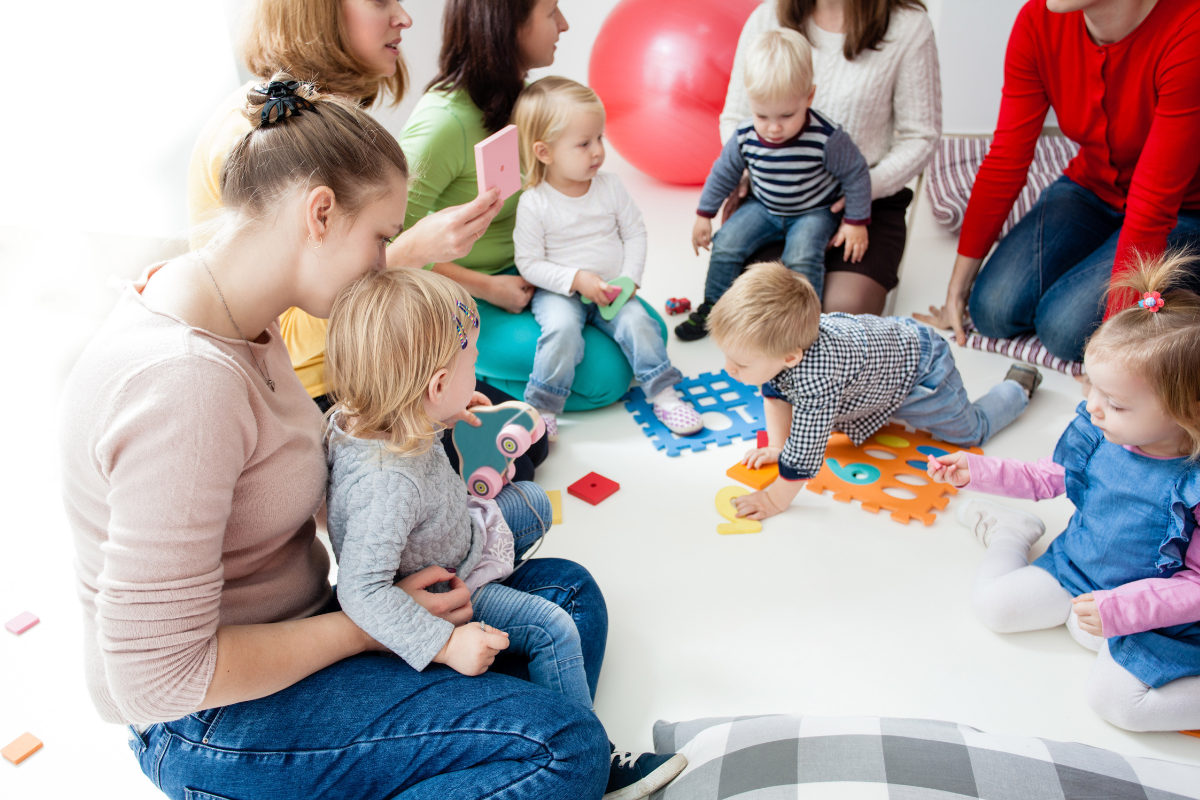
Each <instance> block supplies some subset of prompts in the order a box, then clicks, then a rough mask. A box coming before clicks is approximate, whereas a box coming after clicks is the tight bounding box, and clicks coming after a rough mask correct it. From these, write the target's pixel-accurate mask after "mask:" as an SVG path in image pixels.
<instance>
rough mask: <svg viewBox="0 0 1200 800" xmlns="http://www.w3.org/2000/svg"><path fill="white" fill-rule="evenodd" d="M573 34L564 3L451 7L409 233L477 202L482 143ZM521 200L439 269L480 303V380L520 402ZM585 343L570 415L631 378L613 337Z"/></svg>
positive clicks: (530, 332)
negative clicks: (517, 253) (562, 38)
mask: <svg viewBox="0 0 1200 800" xmlns="http://www.w3.org/2000/svg"><path fill="white" fill-rule="evenodd" d="M566 30H567V21H566V19H565V18H564V17H563V14H562V12H561V11H560V10H559V8H558V0H448V2H447V3H446V11H445V16H444V18H443V31H442V52H441V56H440V58H439V63H438V70H439V71H438V76H437V77H436V78H434V79H433V81H431V82H430V84H429V88H428V89H427V90H426V92H425V94H424V96H423V97H422V98H421V100H420V101H419V102H418V103H417V107H416V108H415V109H413V113H412V116H411V117H409V119H408V123H407V124H406V125H405V126H404V132H403V133H401V134H400V144H401V146H402V147H403V148H404V152H405V153H406V154H407V155H408V157H409V158H410V159H411V160H412V162H413V164H415V165H416V170H415V174H414V177H413V178H412V179H411V180H410V181H409V184H408V215H407V217H406V218H405V221H404V222H405V227H408V226H410V225H413V224H415V223H416V222H417V221H418V220H420V219H422V218H424V217H425V215H426V214H430V213H433V212H436V211H438V210H440V209H442V208H445V207H447V206H453V205H458V204H461V203H466V202H470V201H471V200H473V199H474V198H475V196H476V194H477V193H478V191H479V190H478V186H477V180H476V173H475V145H476V144H478V143H479V142H481V141H483V140H484V139H486V138H487V137H488V136H491V135H492V134H493V133H495V132H496V131H498V130H500V129H501V128H503V127H504V126H505V125H507V124H508V123H509V118H510V117H511V116H512V110H513V106H514V105H515V104H516V101H517V95H519V94H520V93H521V90H522V89H523V88H525V78H526V75H527V74H528V73H529V70H531V69H535V68H537V67H547V66H549V65H550V64H552V63H554V50H555V45H556V43H557V42H558V37H559V35H560V34H562V33H563V32H564V31H566ZM519 199H520V192H518V193H517V194H515V195H513V196H512V197H510V198H509V199H508V200H507V201H506V202H505V203H504V206H503V207H502V208H501V210H500V213H499V214H497V215H496V218H495V219H493V220H492V222H491V224H490V225H489V226H488V229H487V230H486V231H485V232H484V233H483V234H482V235H480V237H479V239H478V240H477V241H476V242H475V245H474V247H473V248H472V249H471V252H470V253H468V254H467V255H466V256H465V257H463V258H459V259H456V260H455V261H452V262H444V263H438V264H433V265H432V266H433V270H434V272H438V273H441V274H442V275H445V276H447V277H448V278H451V279H452V280H454V281H456V282H458V283H459V284H461V285H462V286H463V287H464V288H465V289H466V290H467V291H469V292H470V293H471V294H472V296H474V297H475V298H477V299H479V300H480V301H482V302H481V303H480V304H479V309H480V312H479V313H480V318H481V320H482V322H483V328H484V330H483V333H482V335H481V336H480V339H479V361H478V362H477V364H476V367H475V371H476V374H477V375H478V377H479V378H481V379H483V380H484V381H486V383H487V384H490V387H491V388H498V389H500V390H503V391H504V392H507V393H508V394H511V395H515V396H517V397H520V396H521V395H522V394H523V392H524V390H525V384H526V382H527V381H528V380H529V374H530V372H531V371H532V369H533V355H534V349H535V345H536V342H537V339H538V337H539V335H540V328H539V327H538V324H537V322H536V321H535V320H534V319H533V315H532V314H531V313H529V312H527V311H525V308H526V307H527V306H528V305H529V301H530V299H531V298H532V297H533V289H534V287H533V286H532V285H531V284H530V283H528V282H527V281H526V280H525V279H524V278H522V277H521V276H520V275H518V274H517V270H516V267H515V265H514V263H513V238H512V237H513V229H514V228H515V227H516V218H517V203H518V201H519ZM643 304H644V302H643ZM647 308H649V306H647ZM504 312H508V313H504ZM522 312H524V313H522ZM651 313H652V314H653V310H651ZM514 315H515V316H514ZM660 324H661V318H660ZM663 329H664V330H665V326H664V328H663ZM583 337H584V346H585V349H586V354H585V355H584V358H583V361H582V362H581V363H580V364H579V365H578V367H577V368H576V370H575V381H574V383H572V385H571V397H570V398H568V400H567V410H568V411H582V410H586V409H589V408H599V407H601V406H606V405H608V404H610V403H613V402H615V401H616V400H618V399H619V398H620V397H621V396H622V395H624V394H625V392H626V391H628V389H629V381H630V378H631V377H632V372H630V369H629V363H628V361H626V359H625V357H624V355H622V354H621V349H620V348H619V347H618V346H617V344H616V343H615V342H614V341H613V340H612V339H609V338H608V337H606V336H605V335H604V334H603V333H601V332H600V331H599V330H598V329H596V328H593V327H592V326H590V325H589V326H588V327H587V328H585V329H584V333H583ZM483 391H485V392H486V391H488V389H484V390H483ZM489 396H490V395H489ZM531 454H532V451H531ZM533 455H534V456H535V457H534V461H535V463H536V461H537V458H536V456H537V454H533Z"/></svg>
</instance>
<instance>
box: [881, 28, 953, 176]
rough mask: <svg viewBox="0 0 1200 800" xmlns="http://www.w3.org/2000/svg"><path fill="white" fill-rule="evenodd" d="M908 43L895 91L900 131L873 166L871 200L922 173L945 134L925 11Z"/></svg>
mask: <svg viewBox="0 0 1200 800" xmlns="http://www.w3.org/2000/svg"><path fill="white" fill-rule="evenodd" d="M918 19H919V20H920V23H919V27H918V32H917V35H916V36H914V37H913V39H912V40H911V41H910V42H908V43H907V44H908V47H907V49H906V51H905V53H904V55H903V56H902V58H901V60H900V69H899V71H898V72H897V74H896V85H895V88H894V89H893V92H892V113H893V115H894V118H895V133H894V138H893V140H892V146H891V148H890V149H889V150H888V151H887V154H886V155H885V156H884V157H883V158H882V159H880V161H879V163H877V164H876V165H875V166H874V167H873V168H872V169H871V199H872V200H877V199H879V198H880V197H890V196H891V195H893V194H895V193H896V192H898V191H900V190H901V189H902V188H904V185H905V184H906V183H908V182H909V181H911V180H912V179H913V178H915V177H916V176H917V175H918V174H920V172H921V170H923V169H925V166H926V165H927V164H928V163H929V160H930V159H932V158H933V153H934V150H935V149H936V148H937V143H938V139H939V138H940V137H941V135H942V79H941V73H940V67H939V64H938V53H937V42H936V41H935V39H934V34H933V25H932V24H931V23H930V21H929V17H928V15H926V14H920V15H919V16H918Z"/></svg>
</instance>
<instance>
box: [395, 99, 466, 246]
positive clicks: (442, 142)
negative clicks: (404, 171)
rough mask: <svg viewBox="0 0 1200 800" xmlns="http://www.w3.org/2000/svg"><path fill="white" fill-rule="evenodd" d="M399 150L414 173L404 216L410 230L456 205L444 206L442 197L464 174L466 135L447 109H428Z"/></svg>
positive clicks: (418, 113)
mask: <svg viewBox="0 0 1200 800" xmlns="http://www.w3.org/2000/svg"><path fill="white" fill-rule="evenodd" d="M472 144H473V143H472ZM400 147H401V149H403V150H404V154H405V155H406V156H407V157H408V162H409V171H410V173H411V177H410V178H409V180H408V210H407V212H405V215H404V227H405V228H411V227H412V226H413V225H415V224H416V223H417V220H419V219H422V218H424V217H426V216H428V215H429V214H431V213H433V212H434V211H440V210H441V209H443V208H445V207H446V206H449V205H454V204H453V203H448V202H445V200H444V198H443V195H444V194H445V193H446V189H447V188H448V187H449V186H450V185H451V184H452V183H454V181H455V179H456V178H458V177H459V176H460V175H461V174H462V172H463V168H464V166H465V163H466V151H467V149H468V143H467V135H466V131H464V130H463V126H462V123H461V122H459V120H458V118H457V117H456V116H455V115H454V114H453V113H451V112H450V111H449V110H448V109H445V108H440V107H437V106H425V107H424V108H417V109H416V110H415V111H414V112H413V115H412V116H411V117H410V118H409V120H408V124H407V125H405V126H404V131H403V132H402V133H401V134H400ZM472 166H474V164H472Z"/></svg>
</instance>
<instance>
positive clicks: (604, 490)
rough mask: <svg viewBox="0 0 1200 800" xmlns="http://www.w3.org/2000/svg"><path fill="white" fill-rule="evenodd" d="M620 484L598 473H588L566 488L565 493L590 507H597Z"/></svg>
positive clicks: (619, 486)
mask: <svg viewBox="0 0 1200 800" xmlns="http://www.w3.org/2000/svg"><path fill="white" fill-rule="evenodd" d="M620 488H621V484H619V483H617V482H616V481H611V480H609V479H608V478H606V477H604V476H603V475H601V474H600V473H598V472H589V473H588V474H587V475H584V476H583V477H582V478H580V479H579V480H577V481H575V482H574V483H572V484H571V485H570V486H568V487H567V492H568V493H570V494H573V495H574V496H576V497H578V498H579V499H580V500H584V501H586V502H588V503H591V504H592V505H599V503H600V501H601V500H606V499H608V498H609V497H611V496H612V495H613V493H614V492H616V491H617V489H620Z"/></svg>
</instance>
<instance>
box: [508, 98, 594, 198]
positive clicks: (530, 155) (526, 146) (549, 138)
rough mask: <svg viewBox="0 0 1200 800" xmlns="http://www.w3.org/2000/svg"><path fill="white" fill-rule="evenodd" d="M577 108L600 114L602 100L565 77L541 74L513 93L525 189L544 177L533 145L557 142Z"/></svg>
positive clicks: (544, 170) (514, 118)
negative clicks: (515, 98)
mask: <svg viewBox="0 0 1200 800" xmlns="http://www.w3.org/2000/svg"><path fill="white" fill-rule="evenodd" d="M577 111H593V112H595V113H598V114H599V115H600V116H601V117H603V116H604V103H602V102H600V98H599V97H598V96H597V95H596V93H595V92H593V91H592V90H591V89H589V88H588V87H586V86H584V85H583V84H581V83H576V82H575V81H573V80H571V79H569V78H560V77H557V76H554V75H551V76H550V77H548V78H542V79H541V80H539V81H534V82H533V83H531V84H529V85H528V86H526V87H525V89H524V90H523V91H522V92H521V94H520V96H518V97H517V104H516V106H514V107H513V124H515V125H516V126H517V132H518V134H519V135H520V138H521V164H522V166H523V167H524V168H525V188H526V189H532V188H533V187H534V186H537V185H538V184H539V183H541V182H542V181H544V180H546V165H545V164H543V163H542V162H541V161H539V160H538V157H537V156H536V155H534V152H533V146H534V145H535V144H537V143H538V142H542V143H543V144H547V145H552V144H554V143H555V142H557V141H558V138H559V137H560V136H562V134H563V131H564V130H565V129H566V127H567V124H568V123H570V121H571V116H572V115H573V114H575V113H576V112H577Z"/></svg>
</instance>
